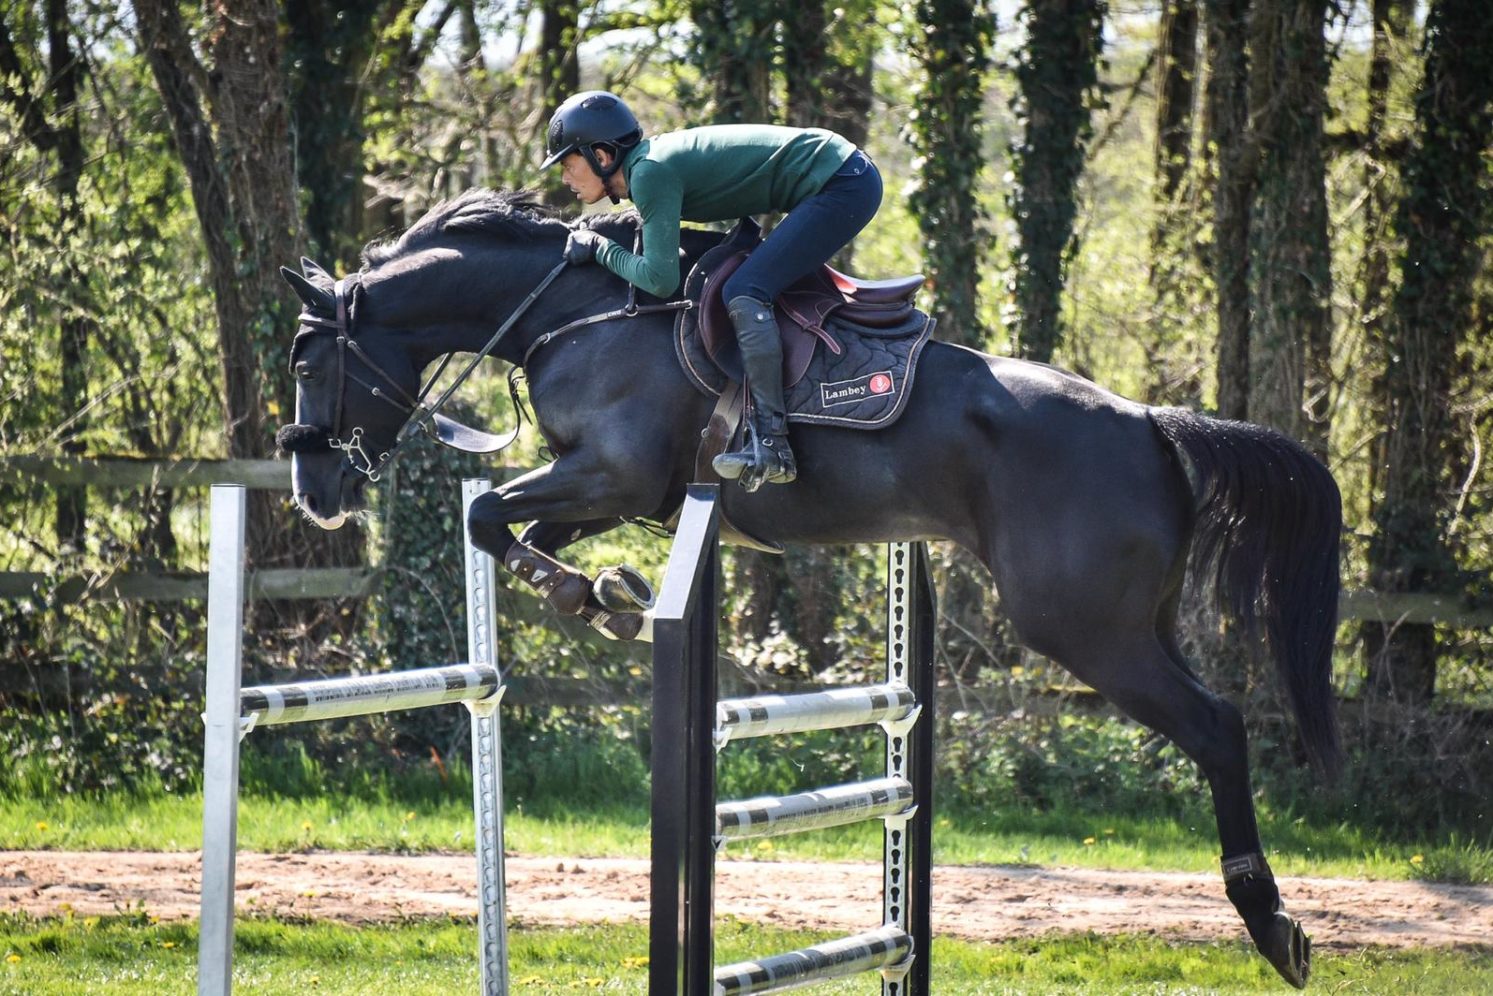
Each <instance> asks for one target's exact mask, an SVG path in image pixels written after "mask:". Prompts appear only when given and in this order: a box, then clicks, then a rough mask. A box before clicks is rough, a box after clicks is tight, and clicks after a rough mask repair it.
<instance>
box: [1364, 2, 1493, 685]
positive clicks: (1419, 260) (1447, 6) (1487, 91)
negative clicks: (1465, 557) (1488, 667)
mask: <svg viewBox="0 0 1493 996" xmlns="http://www.w3.org/2000/svg"><path fill="white" fill-rule="evenodd" d="M1425 52H1426V65H1425V78H1424V81H1423V82H1422V84H1421V87H1420V91H1419V92H1418V94H1417V95H1416V99H1415V131H1416V135H1415V139H1416V140H1415V141H1414V142H1413V143H1412V144H1411V146H1410V152H1409V155H1408V156H1407V157H1406V159H1405V164H1404V184H1403V187H1404V191H1405V193H1404V196H1403V197H1402V198H1401V200H1400V203H1399V209H1398V211H1397V214H1396V224H1395V227H1396V229H1397V231H1398V234H1399V235H1400V237H1401V238H1402V239H1403V240H1404V256H1403V258H1402V262H1401V266H1400V270H1401V279H1400V288H1399V291H1398V292H1397V293H1396V295H1395V298H1394V311H1393V315H1392V317H1391V324H1390V339H1391V348H1392V350H1393V353H1392V359H1391V362H1390V363H1389V364H1388V365H1387V368H1386V370H1385V378H1384V379H1385V388H1386V389H1385V391H1384V399H1385V400H1386V401H1387V402H1388V406H1389V407H1388V409H1387V410H1386V411H1385V412H1384V414H1383V416H1382V418H1381V421H1382V424H1384V425H1385V426H1387V436H1386V447H1385V467H1384V477H1383V484H1384V494H1383V497H1382V499H1381V500H1380V501H1379V503H1378V505H1377V507H1376V508H1375V510H1374V525H1375V532H1374V536H1373V539H1372V540H1371V541H1370V544H1369V583H1370V585H1371V586H1372V587H1373V588H1375V589H1376V590H1379V591H1390V592H1394V591H1432V592H1435V591H1443V592H1445V591H1453V590H1455V587H1456V582H1457V564H1456V559H1455V555H1454V553H1453V551H1452V547H1451V542H1450V537H1449V536H1448V533H1447V526H1448V522H1449V520H1450V517H1451V516H1450V513H1451V500H1450V498H1449V496H1450V495H1451V494H1452V493H1453V491H1454V489H1455V483H1456V478H1457V477H1458V476H1460V475H1459V474H1458V473H1457V470H1458V468H1457V467H1456V466H1455V464H1456V463H1457V460H1456V454H1455V449H1456V447H1455V438H1454V427H1453V424H1452V400H1453V399H1452V392H1453V388H1454V386H1455V384H1456V381H1457V377H1458V371H1459V363H1463V362H1465V357H1464V355H1463V353H1462V346H1463V342H1464V337H1465V335H1466V333H1465V331H1464V330H1465V329H1467V328H1468V327H1469V326H1470V325H1471V324H1472V323H1473V322H1474V321H1475V320H1476V318H1475V316H1474V313H1473V310H1474V309H1473V305H1474V301H1475V283H1476V280H1477V277H1478V273H1479V270H1480V268H1481V267H1482V266H1483V263H1484V260H1483V254H1482V248H1481V246H1480V241H1481V240H1482V239H1483V238H1484V237H1485V236H1486V233H1487V231H1488V228H1489V225H1490V224H1493V195H1490V192H1489V188H1488V182H1487V167H1486V164H1485V162H1484V158H1483V157H1485V156H1486V155H1487V152H1488V147H1489V143H1490V141H1493V73H1489V72H1488V65H1487V60H1488V53H1489V52H1493V20H1490V19H1489V17H1488V11H1487V8H1486V5H1485V4H1483V3H1481V2H1479V0H1437V2H1435V3H1433V4H1432V6H1431V10H1430V13H1429V15H1428V16H1427V19H1426V47H1425ZM1375 650H1376V651H1377V652H1375V653H1373V654H1372V656H1371V658H1370V660H1369V687H1370V689H1371V690H1373V691H1375V692H1377V693H1378V694H1381V695H1386V696H1390V697H1393V698H1396V699H1399V700H1400V701H1407V702H1424V701H1426V700H1429V699H1430V698H1431V696H1432V695H1433V694H1434V692H1435V687H1436V636H1435V631H1434V630H1433V628H1432V627H1431V626H1428V625H1402V626H1397V627H1394V628H1392V629H1389V630H1387V631H1386V632H1385V633H1384V634H1383V639H1382V642H1381V643H1380V644H1379V646H1378V647H1377V648H1375Z"/></svg>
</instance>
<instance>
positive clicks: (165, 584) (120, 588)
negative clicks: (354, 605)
mask: <svg viewBox="0 0 1493 996" xmlns="http://www.w3.org/2000/svg"><path fill="white" fill-rule="evenodd" d="M378 580H379V571H378V570H377V569H375V568H370V567H272V568H266V569H265V570H262V571H255V572H253V573H252V574H250V575H249V576H248V589H249V597H250V598H251V599H272V600H280V599H285V600H289V599H295V600H304V599H318V598H365V597H367V596H369V595H371V594H373V593H374V591H375V590H376V589H377V587H378ZM39 590H44V591H46V593H47V601H48V604H51V605H75V604H78V603H80V602H91V601H101V602H193V601H202V600H205V599H206V598H207V575H206V574H203V573H200V572H196V571H183V572H181V573H173V574H164V573H153V572H139V573H136V572H129V571H119V572H117V573H114V574H109V575H101V576H94V577H88V576H84V575H81V574H76V575H73V576H71V577H64V578H62V579H60V580H58V579H57V578H55V577H54V576H52V575H50V574H44V573H40V572H33V571H27V572H9V573H0V598H32V597H34V596H35V594H36V593H37V592H38V591H39Z"/></svg>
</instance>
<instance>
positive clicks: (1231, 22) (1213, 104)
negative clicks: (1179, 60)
mask: <svg viewBox="0 0 1493 996" xmlns="http://www.w3.org/2000/svg"><path fill="white" fill-rule="evenodd" d="M1203 13H1204V20H1205V22H1206V25H1207V32H1206V34H1207V38H1206V41H1207V51H1208V85H1207V88H1206V91H1205V96H1204V116H1205V118H1206V122H1205V124H1204V129H1203V133H1204V136H1205V146H1206V148H1207V149H1208V150H1209V153H1210V155H1211V156H1212V160H1211V162H1210V164H1209V166H1210V172H1211V173H1212V175H1213V177H1214V182H1213V185H1212V195H1213V196H1212V199H1213V244H1212V258H1211V260H1210V264H1211V266H1212V269H1213V282H1214V285H1215V287H1216V290H1215V293H1216V294H1217V302H1216V308H1217V314H1218V346H1217V350H1218V414H1219V415H1220V416H1222V417H1223V418H1231V419H1241V420H1242V419H1245V418H1248V417H1249V383H1250V370H1249V336H1250V316H1249V205H1250V202H1251V201H1252V200H1253V199H1254V167H1255V152H1254V146H1253V143H1252V142H1251V141H1250V136H1249V62H1248V57H1247V55H1246V54H1245V47H1244V38H1245V25H1246V21H1247V19H1248V15H1249V0H1203Z"/></svg>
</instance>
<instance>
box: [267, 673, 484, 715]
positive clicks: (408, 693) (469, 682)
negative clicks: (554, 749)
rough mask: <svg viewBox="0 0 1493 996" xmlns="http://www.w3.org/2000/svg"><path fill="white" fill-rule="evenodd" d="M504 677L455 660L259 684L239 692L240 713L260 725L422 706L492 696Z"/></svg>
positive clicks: (421, 707)
mask: <svg viewBox="0 0 1493 996" xmlns="http://www.w3.org/2000/svg"><path fill="white" fill-rule="evenodd" d="M500 680H501V679H500V678H499V676H498V669H497V668H495V667H493V666H492V665H490V664H452V665H449V666H447V667H431V668H421V669H419V670H415V671H396V672H394V673H392V674H370V675H359V676H357V677H353V678H328V679H326V680H324V681H302V682H296V683H294V684H289V685H258V686H255V687H253V688H245V689H244V690H243V691H242V692H240V693H239V715H240V716H244V717H249V716H254V717H255V725H256V726H274V725H277V724H280V723H307V722H311V721H313V720H318V719H337V718H339V717H342V716H367V715H370V714H373V713H380V712H394V711H395V710H398V709H423V708H425V707H426V706H435V705H445V704H446V703H449V702H468V701H474V700H477V699H485V698H489V697H491V696H492V695H494V694H496V693H497V690H498V685H499V683H500Z"/></svg>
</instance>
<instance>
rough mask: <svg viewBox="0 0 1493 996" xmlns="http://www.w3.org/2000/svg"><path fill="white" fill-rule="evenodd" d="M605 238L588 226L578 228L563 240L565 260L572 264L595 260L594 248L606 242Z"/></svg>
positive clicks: (598, 247) (577, 264) (576, 264)
mask: <svg viewBox="0 0 1493 996" xmlns="http://www.w3.org/2000/svg"><path fill="white" fill-rule="evenodd" d="M606 241H607V240H606V238H605V237H603V236H601V235H599V234H597V233H596V232H593V231H592V230H591V229H589V228H578V229H576V230H575V231H573V232H571V233H570V238H568V239H566V240H565V262H567V263H569V264H571V265H572V266H579V265H580V264H582V263H591V262H594V261H595V260H596V250H598V249H600V248H601V247H602V246H603V245H605V244H606Z"/></svg>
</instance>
